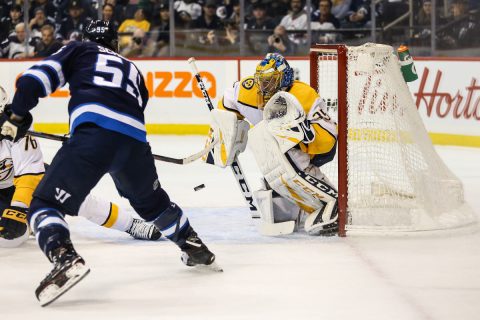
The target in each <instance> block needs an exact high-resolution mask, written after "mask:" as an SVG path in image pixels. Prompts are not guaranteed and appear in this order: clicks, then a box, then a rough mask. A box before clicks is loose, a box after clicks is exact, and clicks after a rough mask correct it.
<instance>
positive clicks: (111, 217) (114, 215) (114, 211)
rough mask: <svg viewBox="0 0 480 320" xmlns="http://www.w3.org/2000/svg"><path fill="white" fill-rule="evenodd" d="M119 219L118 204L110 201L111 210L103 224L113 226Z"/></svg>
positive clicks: (108, 226) (107, 226) (106, 226)
mask: <svg viewBox="0 0 480 320" xmlns="http://www.w3.org/2000/svg"><path fill="white" fill-rule="evenodd" d="M117 220H118V206H117V205H116V204H115V203H112V202H110V212H109V213H108V217H107V220H105V222H104V223H103V224H102V227H105V228H111V227H113V225H114V224H115V222H117Z"/></svg>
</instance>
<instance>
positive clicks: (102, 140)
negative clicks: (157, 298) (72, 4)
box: [0, 20, 219, 306]
mask: <svg viewBox="0 0 480 320" xmlns="http://www.w3.org/2000/svg"><path fill="white" fill-rule="evenodd" d="M117 44H118V41H117V32H116V31H115V30H114V29H113V28H112V27H111V25H110V24H109V22H107V21H101V20H95V21H92V22H91V23H90V24H89V25H88V26H87V27H86V28H85V31H84V41H83V42H71V43H69V44H68V45H66V46H64V47H62V48H61V49H60V50H59V51H58V52H56V53H55V54H53V55H52V56H50V57H48V58H46V59H45V60H43V61H40V62H38V63H36V64H35V65H34V66H33V67H31V68H30V69H29V70H27V71H26V72H24V73H23V75H22V76H21V77H20V78H19V79H18V80H17V83H16V85H17V91H16V93H15V96H14V98H13V100H12V103H11V105H8V106H7V107H6V108H5V112H4V113H3V115H2V117H1V118H0V127H1V132H0V134H1V136H3V137H4V138H7V139H12V140H13V141H17V140H18V139H20V138H21V137H23V136H24V135H25V134H26V132H27V130H28V128H29V127H30V125H31V123H32V116H31V114H30V112H29V110H31V109H32V108H34V107H35V106H36V105H37V103H38V99H39V98H41V97H45V96H47V95H48V94H50V93H51V92H53V91H55V90H56V89H57V88H59V87H61V86H63V85H64V84H65V83H69V85H70V92H71V99H70V101H69V105H68V111H69V115H70V134H71V138H70V139H69V140H68V142H66V143H65V144H64V145H63V146H62V147H61V148H60V150H59V151H58V153H57V154H56V156H55V158H54V159H53V161H52V163H51V166H50V168H49V170H48V171H47V172H46V174H45V176H44V178H43V179H42V181H41V182H40V184H39V186H38V187H37V189H36V190H35V193H34V195H33V200H32V202H31V205H30V211H29V212H28V221H29V223H30V226H32V228H33V230H34V232H35V236H36V238H37V241H38V243H39V245H40V248H41V249H42V251H43V252H44V253H45V255H46V256H47V257H48V259H49V260H50V261H51V262H52V263H53V270H52V271H51V272H50V273H49V274H48V275H47V277H46V278H45V279H44V280H43V281H42V282H41V283H40V285H39V287H38V288H37V290H36V292H35V293H36V296H37V298H38V299H39V301H40V304H41V305H42V306H45V305H48V304H49V303H51V302H53V301H54V300H55V299H57V298H58V297H59V296H60V295H61V294H63V293H64V292H65V291H67V290H68V289H70V288H71V287H72V286H73V285H75V284H76V283H77V282H78V281H80V280H81V279H82V278H83V277H85V276H86V275H87V274H88V272H89V268H88V267H87V266H86V265H85V262H84V260H83V258H82V257H81V256H80V255H79V254H78V253H77V252H76V251H75V249H74V248H73V245H72V242H71V240H70V233H69V230H68V225H67V223H66V222H65V220H64V215H65V214H68V215H76V214H77V212H78V209H79V206H80V204H81V203H82V202H83V200H84V199H85V197H86V196H87V194H88V193H89V192H90V190H91V189H92V188H93V187H94V186H95V185H96V184H97V182H98V181H99V180H100V178H101V177H102V176H103V175H104V174H106V173H109V174H110V175H111V177H112V178H113V181H114V183H115V186H116V188H117V190H118V192H119V193H120V195H122V196H124V197H126V198H127V199H128V200H129V201H130V204H131V205H132V207H133V208H134V209H135V211H136V212H137V213H138V214H139V215H140V216H141V217H142V218H143V219H145V220H146V221H149V222H152V223H153V224H154V225H155V226H157V227H158V228H159V229H160V230H161V232H162V234H163V235H164V236H166V237H167V238H169V239H170V240H171V241H173V242H175V243H176V244H177V245H178V246H179V247H180V249H181V250H182V251H183V254H182V261H183V262H184V263H185V264H186V265H188V266H195V265H207V266H210V267H212V268H217V270H219V269H218V267H217V266H216V265H215V263H214V260H215V255H214V254H213V253H212V252H210V250H208V248H207V247H206V246H205V245H204V244H203V242H202V241H201V240H200V239H199V237H198V236H197V234H196V233H195V231H194V230H193V229H192V227H191V226H190V223H189V221H188V218H187V217H186V216H185V215H184V214H183V212H182V210H181V209H180V207H178V206H177V205H176V204H174V203H172V202H171V201H170V198H169V196H168V195H167V193H166V192H165V190H163V188H162V187H161V185H160V182H159V180H158V176H157V172H156V169H155V165H154V159H153V156H152V152H151V149H150V146H149V144H148V143H147V139H146V131H145V122H144V114H143V111H144V109H145V107H146V105H147V101H148V92H147V89H146V87H145V83H144V79H143V76H142V74H141V73H140V71H139V70H138V69H137V67H136V66H135V64H133V63H132V62H131V61H129V60H127V59H126V58H124V57H122V56H120V55H119V54H117V53H116V51H117V48H118V45H117Z"/></svg>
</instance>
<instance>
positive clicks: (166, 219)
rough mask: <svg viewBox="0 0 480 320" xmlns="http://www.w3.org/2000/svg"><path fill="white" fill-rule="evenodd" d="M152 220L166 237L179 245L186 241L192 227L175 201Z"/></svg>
mask: <svg viewBox="0 0 480 320" xmlns="http://www.w3.org/2000/svg"><path fill="white" fill-rule="evenodd" d="M152 222H153V224H154V225H155V226H156V227H157V228H158V229H160V232H161V233H162V234H163V235H164V236H165V237H167V238H168V239H169V240H171V241H173V242H175V243H176V244H177V245H178V246H179V247H181V246H182V244H184V243H185V239H187V237H188V234H189V232H190V230H191V229H192V227H190V222H189V221H188V218H187V217H186V216H185V215H184V214H183V211H182V209H180V207H179V206H177V205H176V204H175V203H173V202H172V203H170V205H169V206H168V207H167V209H165V210H164V211H163V212H161V213H160V214H159V215H158V217H157V218H156V219H155V220H153V221H152Z"/></svg>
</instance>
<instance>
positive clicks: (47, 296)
mask: <svg viewBox="0 0 480 320" xmlns="http://www.w3.org/2000/svg"><path fill="white" fill-rule="evenodd" d="M89 272H90V269H89V268H88V267H87V266H86V265H84V264H78V265H76V266H74V267H72V268H71V269H70V270H68V272H67V276H68V277H69V278H70V279H69V280H68V281H67V282H66V283H65V284H64V285H63V286H62V287H61V288H59V287H58V286H57V285H56V284H51V285H49V286H47V287H46V288H45V289H43V291H42V292H41V293H40V294H39V295H38V297H37V299H38V301H39V302H40V305H41V306H42V307H46V306H48V305H49V304H51V303H52V302H54V301H55V300H57V299H58V298H60V297H61V296H62V295H63V294H64V293H66V292H67V291H68V290H70V289H71V288H72V287H73V286H75V285H76V284H77V283H78V282H80V281H81V280H82V279H83V278H85V277H86V276H87V275H88V274H89Z"/></svg>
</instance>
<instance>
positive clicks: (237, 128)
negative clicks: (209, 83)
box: [202, 109, 250, 168]
mask: <svg viewBox="0 0 480 320" xmlns="http://www.w3.org/2000/svg"><path fill="white" fill-rule="evenodd" d="M210 115H211V126H210V134H209V137H208V140H207V146H208V145H210V144H211V143H213V141H218V143H217V144H216V145H215V147H214V148H213V149H212V151H210V153H209V154H208V156H207V157H204V158H202V159H203V160H204V161H205V162H207V163H210V164H214V165H216V166H219V167H222V168H225V167H226V166H229V165H231V164H232V162H233V160H234V159H235V156H236V155H237V154H238V153H241V152H243V151H244V150H245V147H246V146H247V137H248V134H247V133H248V129H249V128H250V125H249V123H248V122H247V121H245V120H238V119H237V115H236V114H234V113H233V112H230V111H225V110H219V109H213V110H212V111H210Z"/></svg>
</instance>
